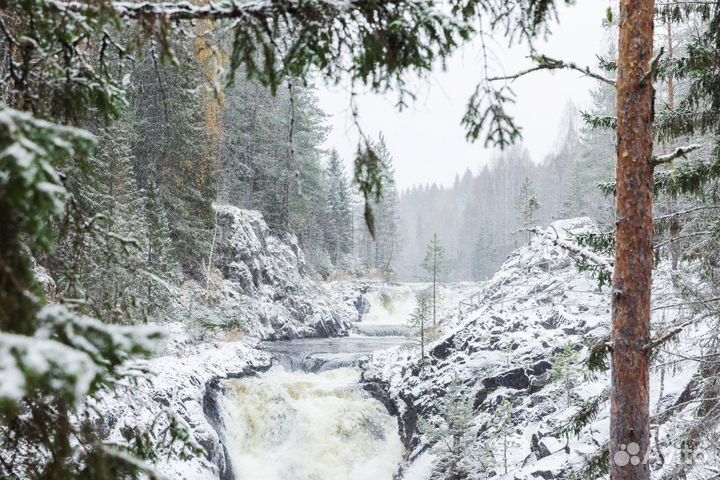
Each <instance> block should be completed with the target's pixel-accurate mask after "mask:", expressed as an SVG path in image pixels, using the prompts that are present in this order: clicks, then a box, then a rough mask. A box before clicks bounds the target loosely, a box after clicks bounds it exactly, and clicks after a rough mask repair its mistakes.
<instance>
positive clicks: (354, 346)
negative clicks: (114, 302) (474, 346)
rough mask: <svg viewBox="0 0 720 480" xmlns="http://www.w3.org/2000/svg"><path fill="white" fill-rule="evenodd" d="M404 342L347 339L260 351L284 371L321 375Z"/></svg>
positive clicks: (284, 343)
mask: <svg viewBox="0 0 720 480" xmlns="http://www.w3.org/2000/svg"><path fill="white" fill-rule="evenodd" d="M406 342H407V338H405V337H400V336H377V337H374V336H373V337H371V336H350V337H336V338H302V339H297V340H279V341H274V342H262V347H263V348H264V349H265V350H267V351H268V352H270V353H272V355H273V357H274V358H275V361H276V362H277V363H279V364H280V365H282V366H283V367H285V369H286V370H290V371H296V370H302V371H304V372H322V371H325V370H331V369H334V368H341V367H352V366H355V365H357V364H358V362H359V361H360V360H362V359H363V358H364V357H366V356H367V355H368V354H370V353H372V352H374V351H377V350H384V349H387V348H391V347H394V346H396V345H402V344H404V343H406Z"/></svg>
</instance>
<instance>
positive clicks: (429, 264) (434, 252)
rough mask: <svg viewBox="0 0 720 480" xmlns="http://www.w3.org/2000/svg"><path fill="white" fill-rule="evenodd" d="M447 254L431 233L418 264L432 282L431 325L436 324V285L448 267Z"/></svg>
mask: <svg viewBox="0 0 720 480" xmlns="http://www.w3.org/2000/svg"><path fill="white" fill-rule="evenodd" d="M448 265H449V264H448V260H447V254H446V253H445V248H444V247H443V246H442V245H441V244H440V241H439V240H438V238H437V233H434V234H433V238H432V240H430V243H428V246H427V250H426V252H425V258H424V259H423V261H422V263H421V264H420V266H421V267H422V268H423V270H425V271H426V272H427V274H428V276H429V278H430V281H431V282H432V287H431V288H432V297H431V298H432V319H433V326H434V325H436V324H437V303H438V300H439V298H438V285H439V283H440V281H441V279H442V277H443V275H444V274H445V272H447V269H448Z"/></svg>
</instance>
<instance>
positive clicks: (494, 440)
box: [487, 398, 518, 475]
mask: <svg viewBox="0 0 720 480" xmlns="http://www.w3.org/2000/svg"><path fill="white" fill-rule="evenodd" d="M514 416H515V408H514V407H513V404H512V403H511V402H510V400H509V399H507V398H503V399H502V401H501V402H500V404H499V405H498V406H497V408H496V409H495V412H494V413H493V417H492V419H491V420H490V424H489V426H488V431H487V438H488V439H489V442H490V443H491V444H492V445H493V447H495V448H496V449H498V450H496V452H498V451H499V453H500V457H501V461H500V465H501V467H502V470H503V473H504V474H506V475H507V473H508V466H509V464H508V452H510V451H511V450H512V449H513V448H515V447H517V446H518V443H517V442H516V441H515V440H514V435H515V428H514V426H513V418H514Z"/></svg>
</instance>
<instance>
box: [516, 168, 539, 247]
mask: <svg viewBox="0 0 720 480" xmlns="http://www.w3.org/2000/svg"><path fill="white" fill-rule="evenodd" d="M516 208H517V210H518V213H519V214H520V218H521V221H522V225H523V228H524V229H525V230H526V235H527V241H530V230H529V229H530V227H532V223H533V215H534V214H535V212H536V211H537V210H538V209H539V208H540V202H538V199H537V196H536V195H535V189H534V188H533V184H532V182H531V181H530V179H529V178H528V177H525V181H523V183H522V185H520V193H518V196H517V199H516Z"/></svg>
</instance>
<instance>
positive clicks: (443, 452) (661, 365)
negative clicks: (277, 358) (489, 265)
mask: <svg viewBox="0 0 720 480" xmlns="http://www.w3.org/2000/svg"><path fill="white" fill-rule="evenodd" d="M594 228H595V227H594V226H593V225H592V224H591V223H590V221H589V219H572V220H565V221H561V222H556V223H554V224H553V225H552V227H551V228H550V229H548V230H547V231H546V232H545V233H547V234H548V235H546V236H536V237H535V238H533V239H532V240H531V242H530V243H529V244H528V245H526V246H523V247H522V248H520V249H518V250H517V251H515V252H514V253H513V254H512V255H511V256H510V257H509V258H508V259H507V261H506V262H505V263H504V265H502V267H501V268H500V269H499V271H498V272H497V273H496V274H495V275H494V276H493V277H492V278H491V279H490V280H489V281H487V282H485V283H482V284H478V285H477V287H476V294H477V295H478V296H477V297H476V307H475V308H474V309H472V311H470V312H468V313H467V314H466V315H465V316H464V318H458V317H457V315H455V318H454V319H452V320H449V321H448V322H447V323H446V324H445V325H444V329H443V334H442V335H441V338H440V339H439V340H437V341H436V342H434V343H433V344H431V345H430V346H429V349H428V350H429V352H430V353H429V358H428V362H427V364H426V365H424V366H422V367H421V366H420V365H419V362H418V353H417V352H416V351H409V350H408V349H403V348H397V349H394V350H389V351H384V352H378V353H376V354H374V355H373V356H372V357H370V359H369V360H367V361H366V362H365V363H364V364H363V365H362V368H363V378H364V380H365V382H366V385H367V389H368V390H369V391H370V392H371V393H373V395H375V396H376V397H378V398H379V399H381V400H382V401H383V403H385V404H386V406H387V407H388V410H389V411H391V412H392V413H393V414H396V415H397V416H398V421H399V427H400V433H401V436H402V439H403V441H404V443H405V445H406V447H407V448H408V461H407V464H406V466H405V467H406V473H405V475H406V476H405V477H403V478H405V479H407V480H411V479H412V480H427V479H430V478H432V479H444V478H446V473H447V472H441V471H433V469H434V467H433V465H438V464H439V462H441V461H442V460H443V457H447V456H448V455H449V453H448V451H447V449H446V448H443V446H442V444H443V442H438V443H436V444H435V445H434V446H433V445H431V443H432V442H431V439H429V438H428V436H427V435H426V434H425V432H423V431H422V429H421V428H418V424H419V423H420V422H421V420H424V421H427V422H431V423H435V424H439V423H441V422H442V421H441V420H440V417H439V416H438V408H439V406H438V399H440V398H442V397H443V396H445V395H446V394H447V392H448V388H449V386H450V384H451V383H452V382H453V381H458V382H460V383H461V384H462V390H463V391H464V392H465V393H466V394H467V397H466V398H467V400H469V402H470V403H471V404H472V415H473V420H472V427H471V428H470V429H469V430H470V431H471V432H472V434H471V439H470V440H468V444H467V447H466V448H467V450H466V456H467V458H468V464H467V465H466V467H467V468H468V469H469V470H470V471H471V472H473V473H472V476H471V477H469V478H478V479H480V478H488V477H493V478H502V479H505V478H507V479H528V478H544V479H552V478H558V479H560V478H596V476H592V477H588V476H584V475H586V474H585V473H583V472H585V471H586V467H587V466H588V464H589V463H592V462H596V461H599V462H600V464H602V462H603V461H606V460H607V459H608V455H607V453H606V450H605V448H606V441H607V435H608V427H609V409H608V397H607V394H608V390H607V387H608V384H609V372H608V371H607V370H605V371H600V372H596V373H595V374H590V373H589V372H588V370H587V368H586V367H585V365H584V361H585V360H586V359H587V358H588V355H589V349H590V347H591V346H592V345H596V344H598V343H602V342H603V341H606V339H607V335H608V332H609V323H610V308H609V306H610V295H609V289H608V288H607V287H604V288H599V287H598V283H597V281H596V280H595V279H592V278H590V277H589V276H587V275H586V274H583V273H579V272H578V269H577V267H576V265H575V262H574V260H573V257H572V255H571V254H570V253H569V252H568V250H566V249H565V248H562V247H560V246H558V245H557V242H553V241H551V239H552V237H553V236H555V235H558V236H559V237H560V238H561V239H564V240H567V241H572V235H573V234H577V233H581V232H587V231H592V230H594ZM450 288H451V287H450ZM653 293H654V297H653V301H654V314H653V317H654V318H653V326H654V336H658V337H659V336H662V334H663V333H664V332H666V331H667V329H668V328H669V327H671V326H674V325H677V324H678V323H680V322H681V321H685V320H687V318H686V317H687V315H688V314H689V315H692V312H688V311H687V310H685V312H683V311H682V309H681V308H682V307H681V308H680V309H679V308H678V307H677V305H678V304H679V303H681V302H682V300H681V298H679V295H678V294H677V293H676V291H675V290H674V288H673V286H672V282H671V281H670V274H669V271H668V269H667V268H665V266H664V265H661V266H660V267H659V268H658V270H657V271H656V273H655V277H654V290H653ZM698 325H700V324H698ZM701 332H702V327H700V326H699V327H698V330H692V331H689V332H683V333H681V334H680V335H679V337H678V339H677V340H676V342H675V343H674V344H671V345H666V346H665V347H664V348H665V349H666V350H667V351H673V352H682V354H683V355H692V354H691V353H690V352H695V351H697V350H698V346H697V345H696V344H695V341H694V338H695V337H696V335H698V334H700V333H701ZM667 359H668V358H667V356H663V355H658V361H657V362H656V367H655V368H654V370H653V372H652V392H651V402H652V405H651V408H652V411H653V412H654V413H655V414H656V415H657V417H656V418H657V419H658V420H657V421H658V422H659V423H661V424H660V425H659V427H658V428H659V431H658V439H659V441H660V443H661V444H662V445H663V446H664V447H663V448H669V447H672V445H671V437H672V432H673V429H674V428H675V427H676V426H677V424H676V423H675V422H676V421H681V420H678V418H681V417H682V413H680V410H682V409H683V408H688V407H685V406H684V405H685V404H684V403H683V402H684V401H686V400H687V397H688V393H689V391H690V390H691V388H692V384H693V375H694V374H695V373H696V370H697V369H696V364H693V363H687V362H685V363H682V362H681V363H670V362H668V361H667ZM670 365H672V366H670ZM503 401H505V408H506V409H509V410H510V415H509V417H508V418H507V422H506V423H507V424H506V425H502V428H503V429H504V433H502V435H498V431H499V429H498V422H499V420H498V415H499V410H500V405H501V404H503ZM663 412H672V415H671V414H670V413H667V414H664V415H663ZM583 416H586V417H587V418H586V421H585V422H580V423H577V422H578V420H579V419H580V418H581V417H583ZM574 423H575V424H576V425H579V426H578V427H577V428H578V430H577V431H573V429H572V427H571V425H573V424H574ZM673 425H675V426H673ZM499 437H500V438H499ZM507 447H509V448H507ZM505 453H506V455H505ZM652 453H653V457H654V460H653V461H654V464H653V468H654V469H655V470H656V471H658V472H659V471H660V470H663V469H667V468H670V463H671V461H670V460H668V459H667V457H665V459H664V461H665V464H664V465H660V460H659V459H658V456H657V455H656V453H655V452H652ZM481 458H484V460H483V461H480V460H479V459H481ZM506 469H507V473H505V470H506ZM573 475H576V477H573ZM578 475H579V476H578Z"/></svg>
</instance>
